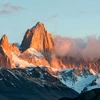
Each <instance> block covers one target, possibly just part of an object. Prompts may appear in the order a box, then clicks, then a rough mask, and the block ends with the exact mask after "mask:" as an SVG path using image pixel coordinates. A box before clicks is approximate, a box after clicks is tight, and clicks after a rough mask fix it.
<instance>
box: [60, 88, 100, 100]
mask: <svg viewBox="0 0 100 100" xmlns="http://www.w3.org/2000/svg"><path fill="white" fill-rule="evenodd" d="M59 100H100V89H93V90H91V91H88V92H85V93H82V94H80V95H79V96H78V97H76V98H73V99H71V98H62V99H59Z"/></svg>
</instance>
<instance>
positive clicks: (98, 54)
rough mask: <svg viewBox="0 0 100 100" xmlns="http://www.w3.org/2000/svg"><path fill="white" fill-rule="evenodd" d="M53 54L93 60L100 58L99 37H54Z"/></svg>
mask: <svg viewBox="0 0 100 100" xmlns="http://www.w3.org/2000/svg"><path fill="white" fill-rule="evenodd" d="M54 42H55V50H54V52H55V55H57V56H61V57H63V56H71V57H74V58H82V59H84V60H94V59H98V58H100V38H96V36H89V37H86V38H84V39H81V38H68V37H60V36H56V37H54Z"/></svg>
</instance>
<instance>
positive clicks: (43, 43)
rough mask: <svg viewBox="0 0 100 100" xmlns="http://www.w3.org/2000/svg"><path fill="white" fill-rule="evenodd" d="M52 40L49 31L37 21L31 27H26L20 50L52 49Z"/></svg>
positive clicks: (42, 50) (44, 50)
mask: <svg viewBox="0 0 100 100" xmlns="http://www.w3.org/2000/svg"><path fill="white" fill-rule="evenodd" d="M53 47H54V42H53V39H52V36H51V34H50V33H48V32H47V30H46V29H45V27H44V24H43V23H41V22H38V23H37V24H36V25H35V26H34V27H33V28H31V29H28V30H27V31H26V34H25V36H24V39H23V41H22V44H21V48H22V50H23V51H24V50H26V49H28V48H34V49H35V50H37V51H40V52H42V53H44V52H46V51H50V50H52V49H53Z"/></svg>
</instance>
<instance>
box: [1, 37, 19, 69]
mask: <svg viewBox="0 0 100 100" xmlns="http://www.w3.org/2000/svg"><path fill="white" fill-rule="evenodd" d="M12 52H13V53H16V54H20V51H19V49H18V48H17V46H16V45H15V44H9V42H8V37H7V36H6V35H3V36H2V38H1V40H0V67H7V68H14V67H15V66H14V65H13V59H12V55H11V53H12Z"/></svg>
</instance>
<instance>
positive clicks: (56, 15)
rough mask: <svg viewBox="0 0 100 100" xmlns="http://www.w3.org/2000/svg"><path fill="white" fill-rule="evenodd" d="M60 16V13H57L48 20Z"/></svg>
mask: <svg viewBox="0 0 100 100" xmlns="http://www.w3.org/2000/svg"><path fill="white" fill-rule="evenodd" d="M58 16H59V14H55V15H52V16H50V17H49V18H48V20H51V19H54V18H57V17H58Z"/></svg>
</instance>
